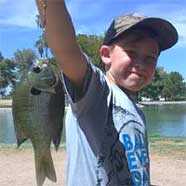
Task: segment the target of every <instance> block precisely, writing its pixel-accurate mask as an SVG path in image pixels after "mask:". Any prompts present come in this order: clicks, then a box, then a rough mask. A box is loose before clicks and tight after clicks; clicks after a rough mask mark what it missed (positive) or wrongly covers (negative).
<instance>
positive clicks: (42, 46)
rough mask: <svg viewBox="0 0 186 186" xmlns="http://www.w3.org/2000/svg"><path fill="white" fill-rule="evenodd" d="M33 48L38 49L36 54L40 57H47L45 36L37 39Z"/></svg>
mask: <svg viewBox="0 0 186 186" xmlns="http://www.w3.org/2000/svg"><path fill="white" fill-rule="evenodd" d="M35 47H36V48H37V49H38V52H39V54H40V57H43V55H45V57H48V49H49V48H48V43H47V41H46V38H45V35H44V34H42V35H41V36H40V37H39V39H38V40H37V41H36V43H35Z"/></svg>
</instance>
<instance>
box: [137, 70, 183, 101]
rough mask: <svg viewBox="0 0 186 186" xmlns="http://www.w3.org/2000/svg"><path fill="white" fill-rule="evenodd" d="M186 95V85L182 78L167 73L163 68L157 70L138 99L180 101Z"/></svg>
mask: <svg viewBox="0 0 186 186" xmlns="http://www.w3.org/2000/svg"><path fill="white" fill-rule="evenodd" d="M184 95H186V85H185V83H184V81H183V77H182V75H181V74H179V73H178V72H171V73H167V72H165V71H164V70H163V68H157V69H156V72H155V75H154V79H153V81H152V83H151V84H150V85H148V86H147V87H145V88H144V89H143V90H142V91H141V92H140V97H147V98H151V99H152V100H158V99H159V98H160V97H162V98H165V100H171V101H174V100H181V99H182V97H183V98H184Z"/></svg>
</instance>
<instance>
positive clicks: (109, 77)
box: [106, 73, 138, 101]
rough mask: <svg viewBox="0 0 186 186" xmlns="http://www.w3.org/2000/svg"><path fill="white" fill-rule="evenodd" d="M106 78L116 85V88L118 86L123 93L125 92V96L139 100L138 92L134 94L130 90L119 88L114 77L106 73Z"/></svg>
mask: <svg viewBox="0 0 186 186" xmlns="http://www.w3.org/2000/svg"><path fill="white" fill-rule="evenodd" d="M106 76H107V78H108V80H109V81H110V82H111V83H113V84H115V85H116V86H118V87H119V88H120V89H121V90H122V91H123V92H125V94H127V95H128V96H129V97H130V98H131V99H132V100H135V101H136V100H137V97H138V92H134V91H131V90H128V89H126V88H123V87H121V86H119V85H118V84H117V83H116V81H115V80H114V79H113V77H112V76H111V75H110V73H106Z"/></svg>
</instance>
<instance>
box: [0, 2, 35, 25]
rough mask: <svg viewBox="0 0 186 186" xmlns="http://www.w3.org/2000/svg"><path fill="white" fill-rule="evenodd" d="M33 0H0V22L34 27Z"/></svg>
mask: <svg viewBox="0 0 186 186" xmlns="http://www.w3.org/2000/svg"><path fill="white" fill-rule="evenodd" d="M36 14H37V9H36V5H35V0H16V1H12V0H0V24H6V25H10V26H11V25H14V26H15V25H16V26H22V27H29V28H36Z"/></svg>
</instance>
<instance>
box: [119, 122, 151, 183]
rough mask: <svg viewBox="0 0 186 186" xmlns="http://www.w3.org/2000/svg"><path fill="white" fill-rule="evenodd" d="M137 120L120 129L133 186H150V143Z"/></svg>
mask: <svg viewBox="0 0 186 186" xmlns="http://www.w3.org/2000/svg"><path fill="white" fill-rule="evenodd" d="M140 125H141V124H140V123H138V122H137V121H135V120H131V121H130V120H129V121H128V122H127V123H126V124H124V125H123V127H122V128H121V129H120V132H119V135H120V141H121V142H122V144H123V145H124V149H125V153H126V157H127V161H128V167H129V170H130V173H131V178H132V182H133V185H135V186H137V185H143V186H150V172H149V155H148V142H147V141H146V136H145V135H146V134H145V133H144V131H143V130H140V128H141V129H142V128H143V127H141V126H140Z"/></svg>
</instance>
